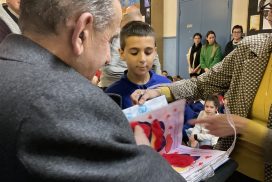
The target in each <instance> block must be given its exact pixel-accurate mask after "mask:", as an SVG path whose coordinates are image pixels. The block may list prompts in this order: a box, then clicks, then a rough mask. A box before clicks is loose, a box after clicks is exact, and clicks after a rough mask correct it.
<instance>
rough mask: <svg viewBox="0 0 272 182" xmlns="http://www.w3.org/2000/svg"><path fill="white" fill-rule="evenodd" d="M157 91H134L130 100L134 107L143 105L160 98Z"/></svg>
mask: <svg viewBox="0 0 272 182" xmlns="http://www.w3.org/2000/svg"><path fill="white" fill-rule="evenodd" d="M160 95H161V93H160V90H159V89H147V90H140V89H138V90H135V91H134V92H133V93H132V94H131V96H130V98H131V100H132V102H133V104H134V105H136V104H144V103H145V101H147V100H149V99H152V98H155V97H158V96H160Z"/></svg>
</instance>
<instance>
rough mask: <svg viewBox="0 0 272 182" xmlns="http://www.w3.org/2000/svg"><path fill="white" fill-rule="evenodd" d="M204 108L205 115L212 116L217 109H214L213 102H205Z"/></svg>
mask: <svg viewBox="0 0 272 182" xmlns="http://www.w3.org/2000/svg"><path fill="white" fill-rule="evenodd" d="M204 107H205V112H206V114H207V115H213V114H215V113H216V112H217V107H215V105H214V102H213V101H206V102H205V106H204Z"/></svg>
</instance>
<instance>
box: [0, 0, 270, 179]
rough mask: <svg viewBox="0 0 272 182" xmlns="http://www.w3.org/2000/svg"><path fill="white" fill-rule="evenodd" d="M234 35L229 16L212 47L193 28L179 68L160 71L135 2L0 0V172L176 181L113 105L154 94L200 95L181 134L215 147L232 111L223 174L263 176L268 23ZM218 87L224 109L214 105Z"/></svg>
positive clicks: (222, 145)
mask: <svg viewBox="0 0 272 182" xmlns="http://www.w3.org/2000/svg"><path fill="white" fill-rule="evenodd" d="M264 6H265V7H266V8H267V7H268V5H267V4H265V5H264ZM271 6H272V0H271V1H270V3H269V8H268V11H269V12H270V11H271V12H272V7H271ZM271 12H270V13H271ZM49 15H50V16H49ZM18 18H19V19H18ZM242 35H243V27H242V26H240V25H235V26H234V27H233V28H232V39H231V40H230V42H228V44H227V45H226V46H225V51H224V52H222V50H221V46H220V45H219V44H218V43H217V42H216V34H215V32H214V31H208V32H207V34H206V36H205V43H204V44H203V45H202V35H201V34H200V33H195V34H194V35H193V45H192V46H191V47H190V48H189V50H188V53H187V63H188V74H189V75H190V77H191V78H190V79H182V78H181V77H180V76H178V75H177V76H173V77H172V76H170V75H168V72H167V71H166V70H163V71H161V66H160V62H159V58H158V54H157V48H156V42H155V31H154V29H153V28H152V27H151V26H150V25H149V24H147V23H144V21H143V19H142V15H141V13H140V10H139V9H138V8H137V7H133V6H132V7H129V8H128V9H127V10H126V12H125V13H124V14H122V10H121V5H120V2H119V0H92V1H83V0H50V1H48V0H44V1H37V0H21V1H20V0H7V1H6V3H4V4H2V5H1V6H0V42H1V43H0V55H1V56H0V85H1V89H0V100H1V102H0V111H1V113H0V164H1V166H0V181H23V182H24V181H101V182H107V181H124V182H125V181H131V182H133V181H135V182H136V181H146V180H148V181H154V182H155V181H156V182H157V181H161V182H164V181H171V182H181V181H185V179H184V178H183V177H182V176H181V175H179V174H178V173H177V172H176V171H175V170H174V169H173V168H172V167H171V166H170V165H169V164H168V163H167V162H166V161H165V160H164V159H163V158H162V157H161V156H160V155H159V154H158V153H157V152H156V151H154V150H153V149H152V148H151V147H150V142H149V140H148V138H147V137H146V135H145V133H144V131H143V129H142V128H141V127H139V126H135V128H134V130H133V131H132V129H131V128H130V126H129V124H128V121H127V119H126V118H125V116H124V114H123V113H122V109H124V108H127V107H130V106H132V105H134V104H143V103H144V102H145V101H146V100H148V99H152V98H155V97H158V96H161V95H165V96H166V98H167V101H168V102H172V101H175V100H178V99H187V100H188V101H190V102H192V103H199V101H200V100H203V101H204V105H203V111H200V112H199V113H197V115H195V116H194V117H192V118H190V119H193V118H196V119H194V120H191V121H188V124H189V125H190V126H191V129H189V128H186V134H188V140H187V141H186V142H185V143H183V144H185V145H188V146H191V147H199V148H208V149H219V150H227V149H228V148H229V147H230V145H231V144H232V141H233V138H234V137H233V135H234V132H233V130H232V128H231V127H230V126H229V123H228V118H229V117H231V118H232V120H233V121H234V124H235V128H236V130H237V132H238V134H239V135H238V140H237V143H236V146H235V149H234V151H233V153H232V154H231V156H230V157H231V158H232V159H234V160H235V161H237V163H238V165H239V166H238V169H237V171H236V172H235V173H234V174H233V175H232V176H231V177H230V178H229V180H228V181H249V182H250V181H252V182H254V181H271V179H272V177H271V176H272V157H271V154H270V153H271V149H272V109H271V108H272V107H271V105H272V90H271V89H270V85H272V79H271V76H272V75H271V72H272V71H271V67H272V57H271V55H272V35H271V34H258V35H254V36H248V37H245V38H243V37H242ZM90 82H92V83H93V84H91V83H90ZM160 84H162V85H161V86H160ZM97 85H98V86H99V87H98V86H97ZM155 85H158V86H157V87H156V88H153V87H154V86H155ZM150 87H151V88H150ZM107 93H108V94H110V93H114V94H118V95H119V96H120V97H121V104H120V105H117V104H116V103H115V102H114V101H113V100H112V99H111V98H110V97H108V95H107ZM218 94H221V95H224V103H225V104H226V106H227V107H228V108H229V110H230V112H231V114H230V115H229V114H226V113H221V114H219V110H220V103H219V101H218ZM120 106H121V107H120ZM185 114H186V111H185ZM185 117H186V116H185ZM188 120H189V119H188Z"/></svg>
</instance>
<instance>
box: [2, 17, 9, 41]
mask: <svg viewBox="0 0 272 182" xmlns="http://www.w3.org/2000/svg"><path fill="white" fill-rule="evenodd" d="M10 33H11V30H10V29H9V27H8V26H7V24H6V23H5V22H4V21H3V20H2V19H1V18H0V42H2V40H3V39H4V38H5V37H6V36H7V35H8V34H10Z"/></svg>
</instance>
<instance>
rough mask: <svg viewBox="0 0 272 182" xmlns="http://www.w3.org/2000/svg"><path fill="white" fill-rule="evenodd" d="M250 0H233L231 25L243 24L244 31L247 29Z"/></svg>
mask: <svg viewBox="0 0 272 182" xmlns="http://www.w3.org/2000/svg"><path fill="white" fill-rule="evenodd" d="M248 3H249V0H233V5H232V20H231V27H233V26H234V25H242V26H243V29H244V32H245V33H246V31H247V16H248Z"/></svg>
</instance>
